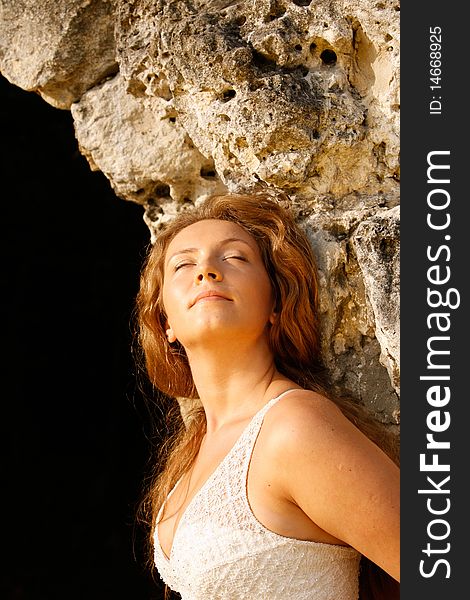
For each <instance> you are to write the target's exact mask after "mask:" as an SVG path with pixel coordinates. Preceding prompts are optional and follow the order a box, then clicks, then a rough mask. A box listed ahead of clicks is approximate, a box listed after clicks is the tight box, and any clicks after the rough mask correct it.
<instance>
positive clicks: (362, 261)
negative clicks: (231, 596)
mask: <svg viewBox="0 0 470 600" xmlns="http://www.w3.org/2000/svg"><path fill="white" fill-rule="evenodd" d="M0 2H1V4H0V6H1V7H2V12H1V14H0V36H1V37H0V71H1V72H2V73H3V74H4V75H5V76H6V77H8V79H10V81H12V82H13V83H15V84H16V85H19V86H20V87H23V88H24V89H30V90H35V91H38V92H39V93H40V94H41V95H42V96H43V98H44V99H45V100H46V101H48V102H50V103H51V104H53V105H54V106H60V107H62V108H68V107H70V106H71V110H72V114H73V118H74V122H75V131H76V136H77V139H78V142H79V147H80V150H81V152H82V153H83V154H84V155H85V156H86V157H87V159H88V161H89V163H90V165H91V167H92V168H93V169H100V170H102V171H103V173H105V175H106V176H107V177H108V179H109V180H110V182H111V185H112V186H113V188H114V190H115V192H116V194H117V195H118V196H120V197H121V198H125V199H128V200H132V201H136V202H139V203H141V204H142V205H143V206H144V210H145V219H146V222H147V224H148V226H149V228H150V232H151V236H152V238H153V239H154V238H155V236H157V235H158V232H159V231H160V229H161V227H163V226H164V224H165V222H166V221H168V220H169V219H171V218H173V216H174V215H175V214H176V213H177V212H178V211H180V210H184V209H185V207H187V206H190V205H191V204H192V203H197V202H198V201H200V200H201V199H202V198H204V197H206V196H207V195H209V194H212V193H214V192H219V191H223V190H227V189H228V190H232V191H244V190H250V189H257V188H259V187H261V188H263V187H267V188H272V189H277V190H281V191H283V192H285V193H287V194H288V195H289V197H290V200H291V205H292V209H293V210H294V213H295V214H296V217H297V220H298V221H299V223H301V224H302V226H303V227H304V228H305V230H306V232H307V234H308V236H309V238H310V240H311V242H312V246H313V249H314V251H315V253H316V256H317V260H318V265H319V274H320V284H321V289H320V311H321V318H322V321H323V329H324V336H323V341H322V345H323V352H324V355H325V360H326V365H327V367H328V370H329V372H330V374H331V376H332V380H333V382H334V383H335V385H336V386H337V388H338V390H339V391H345V392H347V393H348V394H350V395H352V396H353V397H355V398H357V399H358V400H360V401H361V402H363V403H364V404H365V405H366V406H367V407H368V408H369V409H370V410H371V411H372V413H373V414H374V415H375V416H376V418H377V419H379V420H381V421H383V422H384V423H387V424H388V425H389V427H390V428H392V429H395V430H396V429H397V427H398V423H399V403H398V393H399V351H398V343H399V321H398V314H399V298H398V290H399V229H398V227H399V15H400V13H399V10H400V8H399V3H398V1H397V0H383V1H380V2H373V3H372V2H370V1H369V0H191V1H190V0H129V1H127V0H114V1H111V0H109V1H106V0H101V1H99V0H55V1H53V0H35V1H33V0H18V2H15V3H9V2H6V0H0ZM118 70H119V73H118V72H117V71H118Z"/></svg>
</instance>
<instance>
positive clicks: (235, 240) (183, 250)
mask: <svg viewBox="0 0 470 600" xmlns="http://www.w3.org/2000/svg"><path fill="white" fill-rule="evenodd" d="M232 242H242V244H245V245H246V246H248V248H250V250H253V248H252V246H251V244H250V243H249V242H247V241H246V240H242V239H241V238H237V237H231V238H227V239H226V240H222V241H221V242H220V244H219V245H220V246H225V245H227V244H231V243H232ZM198 250H199V248H183V249H182V250H177V251H176V252H173V254H172V255H171V256H169V257H168V259H167V261H166V263H167V264H168V263H169V262H170V260H172V259H173V258H175V256H179V255H180V254H190V253H191V252H197V251H198Z"/></svg>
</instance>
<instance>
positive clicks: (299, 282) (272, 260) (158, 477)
mask: <svg viewBox="0 0 470 600" xmlns="http://www.w3.org/2000/svg"><path fill="white" fill-rule="evenodd" d="M206 219H220V220H224V221H231V222H234V223H236V224H237V225H239V226H240V227H242V228H243V229H245V230H246V231H247V232H248V233H249V234H251V235H252V236H253V238H254V239H255V240H256V242H257V244H258V246H259V249H260V252H261V256H262V259H263V262H264V266H265V268H266V271H267V273H268V276H269V279H270V281H271V285H272V289H273V293H274V298H275V303H276V312H277V315H278V316H277V319H276V320H275V322H274V324H272V325H271V326H270V331H269V343H270V348H271V350H272V353H273V356H274V360H275V365H276V368H277V369H278V371H279V372H280V373H282V374H283V375H285V376H286V377H288V378H289V379H291V380H292V381H294V382H295V383H297V384H298V385H299V386H301V387H302V388H305V389H310V390H314V391H317V392H320V393H322V394H323V395H325V396H326V397H328V398H330V399H331V400H333V401H334V402H335V403H336V404H337V405H338V406H339V408H340V409H341V410H342V412H343V413H344V414H345V416H346V417H347V418H349V419H350V420H351V421H352V422H353V423H354V424H355V425H356V426H357V427H358V428H359V429H361V431H363V432H364V433H365V434H366V435H367V436H368V437H369V438H370V439H372V440H373V441H374V442H375V443H376V444H377V445H378V446H379V447H381V448H382V449H383V450H384V451H385V452H386V453H387V454H388V455H389V456H390V457H391V458H392V460H394V461H395V462H396V463H398V456H399V455H398V449H397V441H396V439H395V438H394V436H392V435H390V433H388V431H387V430H386V429H385V428H384V427H383V426H382V425H380V424H379V423H377V422H376V421H374V420H373V419H372V418H371V417H370V416H369V415H368V413H367V412H366V411H365V409H364V408H363V407H362V406H361V405H359V404H358V403H356V402H354V401H352V400H351V399H349V398H345V397H337V396H332V395H331V394H330V392H329V387H330V386H329V384H328V381H327V374H326V371H325V368H324V366H323V363H322V358H321V350H320V348H321V339H320V322H319V310H318V274H317V266H316V261H315V257H314V253H313V251H312V248H311V245H310V243H309V240H308V237H307V235H306V233H305V232H304V231H303V230H302V229H301V227H300V226H299V225H298V224H297V223H296V221H295V219H294V216H293V214H292V213H291V211H290V210H289V199H288V197H287V196H285V195H284V194H277V193H276V194H273V193H271V192H267V191H266V192H258V193H253V194H251V193H250V194H226V195H219V196H213V197H211V198H208V199H207V200H206V201H204V202H203V203H202V204H201V205H199V206H197V207H193V208H191V209H189V210H187V211H184V212H182V213H181V214H180V215H178V216H177V217H176V218H175V219H174V220H173V221H171V222H170V223H169V224H168V225H167V226H166V227H165V229H164V230H163V231H162V232H161V233H160V234H159V235H158V236H157V238H156V240H155V242H154V244H153V246H151V247H150V249H149V252H148V254H147V257H146V259H145V262H144V265H143V268H142V272H141V279H140V290H139V293H138V295H137V299H136V311H135V316H136V322H137V326H138V330H137V348H136V351H137V353H138V354H137V357H136V358H137V362H138V364H140V365H142V368H143V370H145V372H146V374H147V376H148V378H149V380H150V383H151V384H152V386H154V387H155V388H157V389H158V390H160V391H161V392H162V393H163V399H164V400H165V402H166V406H165V413H166V415H167V432H169V435H167V437H166V439H165V440H164V441H163V443H160V444H159V457H158V460H156V461H154V467H153V469H152V473H151V475H150V476H149V484H148V486H147V489H146V490H145V493H144V498H143V501H142V503H141V506H140V511H139V514H140V518H141V520H143V521H144V523H145V524H146V525H147V527H148V531H149V550H150V552H149V556H150V557H151V556H152V552H151V549H152V547H153V536H154V530H155V527H156V524H157V523H156V519H157V515H158V511H159V509H160V507H161V506H162V503H163V502H164V500H165V498H166V497H167V496H168V494H169V492H170V490H171V489H172V488H173V486H174V485H175V484H176V482H177V481H178V479H179V478H180V477H181V476H182V475H183V474H184V473H185V472H187V471H188V469H189V468H190V467H191V465H192V464H193V461H194V460H195V458H196V455H197V453H198V451H199V447H200V444H201V440H202V438H203V436H204V433H205V431H206V419H205V413H204V410H203V408H202V405H201V404H200V402H198V395H197V390H196V387H195V385H194V381H193V378H192V375H191V369H190V366H189V362H188V359H187V356H186V353H185V350H184V348H183V346H182V345H181V344H180V343H179V342H178V341H176V342H174V343H172V344H170V343H169V342H168V339H167V337H166V333H165V330H166V327H165V325H166V314H165V310H164V307H163V300H162V287H163V278H164V259H165V254H166V251H167V248H168V245H169V244H170V242H171V241H172V239H173V238H174V237H175V236H176V235H177V234H178V233H179V232H180V231H181V230H182V229H184V228H185V227H188V226H189V225H192V224H193V223H196V222H198V221H201V220H206ZM183 399H192V400H193V402H192V403H191V404H192V408H191V409H190V410H189V411H188V412H187V413H186V414H185V418H184V419H183V418H182V416H181V411H180V405H181V402H182V400H183ZM150 560H151V559H150ZM378 574H380V575H381V577H379V578H378V577H377V575H378ZM393 581H394V580H392V578H389V577H388V576H387V575H386V574H385V573H384V572H383V571H381V569H379V568H378V567H376V566H375V565H373V563H370V561H368V560H367V559H365V558H363V566H362V567H361V578H360V582H361V589H362V590H363V592H362V593H361V598H366V597H367V598H370V599H371V598H376V599H377V600H378V599H379V598H380V600H384V599H385V598H394V597H397V598H398V596H397V595H396V596H394V595H390V594H387V593H385V592H384V590H385V588H384V586H387V585H391V586H392V587H393ZM374 589H376V590H378V593H379V595H375V596H374V593H373V590H374Z"/></svg>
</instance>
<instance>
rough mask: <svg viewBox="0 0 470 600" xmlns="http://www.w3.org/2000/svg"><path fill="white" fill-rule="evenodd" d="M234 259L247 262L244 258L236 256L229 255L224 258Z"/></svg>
mask: <svg viewBox="0 0 470 600" xmlns="http://www.w3.org/2000/svg"><path fill="white" fill-rule="evenodd" d="M229 259H235V260H241V261H243V262H248V261H247V259H246V258H245V257H244V256H239V255H238V254H230V255H229V256H224V260H229Z"/></svg>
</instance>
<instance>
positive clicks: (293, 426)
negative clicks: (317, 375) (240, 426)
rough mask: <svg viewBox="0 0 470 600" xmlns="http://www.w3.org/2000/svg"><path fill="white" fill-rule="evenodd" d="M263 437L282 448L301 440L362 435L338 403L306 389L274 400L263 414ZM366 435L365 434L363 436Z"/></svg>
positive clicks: (319, 441) (311, 441)
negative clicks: (264, 433) (264, 431)
mask: <svg viewBox="0 0 470 600" xmlns="http://www.w3.org/2000/svg"><path fill="white" fill-rule="evenodd" d="M265 428H266V439H268V438H269V439H270V440H272V441H273V442H275V443H276V446H277V447H279V446H278V444H279V443H282V446H283V448H284V449H286V448H289V447H291V446H293V447H297V446H299V445H302V444H304V443H308V444H309V445H310V444H315V445H318V446H321V445H322V444H328V442H333V441H335V442H338V441H339V439H338V438H342V437H343V438H344V436H353V437H356V436H359V437H365V436H363V434H362V433H361V432H360V431H359V429H357V427H355V426H354V425H353V424H352V423H351V422H350V421H349V419H347V418H346V417H345V416H344V414H343V413H342V412H341V410H340V409H339V407H338V406H337V405H336V404H335V403H334V402H333V401H332V400H330V399H328V398H326V397H325V396H323V395H321V394H319V393H317V392H314V391H310V390H300V389H299V390H296V391H294V392H291V393H289V394H288V395H286V396H285V398H282V399H281V400H280V401H279V402H277V403H276V404H275V405H274V406H273V407H272V408H271V409H270V410H269V412H268V413H267V415H266V418H265ZM366 439H367V438H366Z"/></svg>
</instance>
